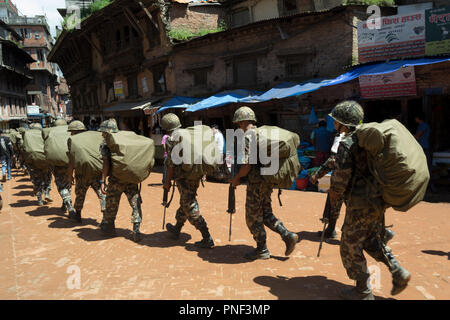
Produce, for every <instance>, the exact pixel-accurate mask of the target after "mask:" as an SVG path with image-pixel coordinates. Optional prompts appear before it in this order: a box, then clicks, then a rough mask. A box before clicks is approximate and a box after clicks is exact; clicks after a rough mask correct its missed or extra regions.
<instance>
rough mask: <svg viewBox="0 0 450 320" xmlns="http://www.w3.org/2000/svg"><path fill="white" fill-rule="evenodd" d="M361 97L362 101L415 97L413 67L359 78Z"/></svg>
mask: <svg viewBox="0 0 450 320" xmlns="http://www.w3.org/2000/svg"><path fill="white" fill-rule="evenodd" d="M359 87H360V90H361V96H362V97H363V98H364V99H370V98H382V97H401V96H415V95H416V77H415V74H414V67H412V66H411V67H406V68H401V69H400V70H397V71H394V72H391V73H384V74H374V75H368V76H360V77H359Z"/></svg>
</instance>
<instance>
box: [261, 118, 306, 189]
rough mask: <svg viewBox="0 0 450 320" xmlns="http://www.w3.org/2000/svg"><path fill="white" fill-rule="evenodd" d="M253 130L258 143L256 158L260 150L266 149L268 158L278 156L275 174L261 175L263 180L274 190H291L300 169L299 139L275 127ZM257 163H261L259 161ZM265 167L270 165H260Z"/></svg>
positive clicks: (293, 134) (294, 134)
mask: <svg viewBox="0 0 450 320" xmlns="http://www.w3.org/2000/svg"><path fill="white" fill-rule="evenodd" d="M254 130H255V133H256V136H257V141H258V157H259V155H260V148H266V150H265V152H266V154H267V156H268V157H271V156H272V155H273V156H275V155H276V154H278V159H279V166H278V170H277V172H276V173H275V174H273V175H264V174H262V177H263V179H264V180H265V181H266V182H267V183H268V184H270V185H272V186H273V187H274V188H280V189H289V188H291V186H292V184H293V183H294V180H295V178H297V176H298V173H299V172H300V170H301V168H302V167H301V165H300V162H299V161H298V155H297V148H298V147H299V146H300V137H299V136H298V134H296V133H294V132H291V131H288V130H285V129H282V128H279V127H276V126H261V127H257V128H256V129H254ZM258 162H261V159H259V160H258ZM267 167H270V164H263V165H261V168H267Z"/></svg>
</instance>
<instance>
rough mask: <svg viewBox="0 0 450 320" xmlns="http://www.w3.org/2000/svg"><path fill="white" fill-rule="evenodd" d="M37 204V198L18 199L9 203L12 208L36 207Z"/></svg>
mask: <svg viewBox="0 0 450 320" xmlns="http://www.w3.org/2000/svg"><path fill="white" fill-rule="evenodd" d="M37 205H38V201H37V200H18V201H17V202H15V203H11V204H10V206H11V207H13V208H23V207H31V206H33V207H36V206H37Z"/></svg>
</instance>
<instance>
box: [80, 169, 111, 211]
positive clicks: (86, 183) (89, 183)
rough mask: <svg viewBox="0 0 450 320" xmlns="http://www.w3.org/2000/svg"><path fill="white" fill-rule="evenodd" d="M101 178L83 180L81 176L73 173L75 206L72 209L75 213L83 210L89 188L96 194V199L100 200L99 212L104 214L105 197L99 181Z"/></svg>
mask: <svg viewBox="0 0 450 320" xmlns="http://www.w3.org/2000/svg"><path fill="white" fill-rule="evenodd" d="M101 179H102V177H101V176H98V177H95V178H92V179H85V178H84V177H83V176H82V175H77V172H76V171H75V204H74V208H75V210H77V211H81V210H82V209H83V205H84V200H85V199H86V192H87V191H88V189H89V187H91V188H92V189H93V190H94V191H95V193H96V194H97V197H98V199H99V200H100V207H101V211H102V212H104V211H105V208H106V201H105V198H106V197H105V195H104V194H103V193H102V190H101V185H100V180H101Z"/></svg>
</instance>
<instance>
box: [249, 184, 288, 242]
mask: <svg viewBox="0 0 450 320" xmlns="http://www.w3.org/2000/svg"><path fill="white" fill-rule="evenodd" d="M272 191H273V188H272V186H268V185H267V184H264V183H249V184H248V186H247V197H246V200H245V221H246V222H247V227H248V229H249V230H250V232H251V234H252V235H253V239H254V240H255V241H256V243H258V244H260V243H265V242H266V230H265V229H264V225H265V226H266V227H268V228H269V229H270V230H273V231H276V230H275V229H276V227H277V225H278V224H279V223H281V221H280V220H278V219H277V218H276V217H275V216H274V214H273V212H272V199H271V197H270V196H271V194H272Z"/></svg>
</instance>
